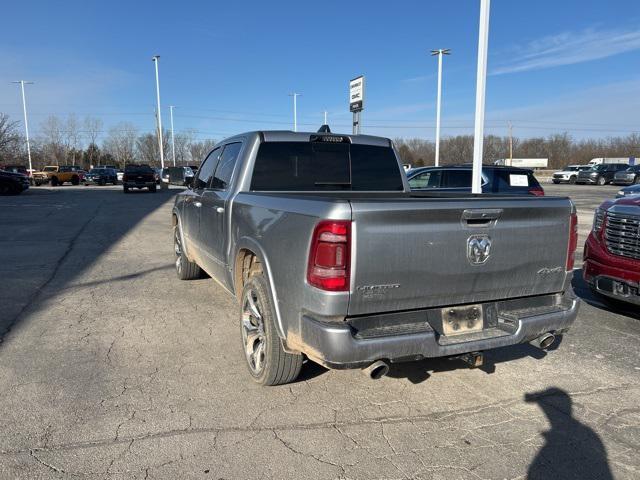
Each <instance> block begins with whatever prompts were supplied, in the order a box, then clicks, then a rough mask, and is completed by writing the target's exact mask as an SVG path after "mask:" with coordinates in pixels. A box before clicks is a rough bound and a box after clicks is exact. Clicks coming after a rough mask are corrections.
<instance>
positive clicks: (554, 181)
mask: <svg viewBox="0 0 640 480" xmlns="http://www.w3.org/2000/svg"><path fill="white" fill-rule="evenodd" d="M552 182H553V183H555V184H556V185H557V184H559V183H560V180H552Z"/></svg>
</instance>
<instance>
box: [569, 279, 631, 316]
mask: <svg viewBox="0 0 640 480" xmlns="http://www.w3.org/2000/svg"><path fill="white" fill-rule="evenodd" d="M572 286H573V290H574V292H575V293H576V295H577V296H578V297H580V298H581V299H582V300H583V301H584V302H586V303H588V304H589V305H591V306H593V307H596V308H599V309H601V310H605V311H607V312H612V313H617V314H618V315H626V316H627V317H630V318H635V319H636V320H640V312H639V311H640V308H638V307H637V306H634V305H632V304H630V303H625V302H618V301H616V300H614V299H608V298H606V297H603V296H600V295H598V294H596V293H594V292H592V291H591V288H589V284H587V282H585V280H584V278H583V276H582V269H579V270H574V272H573V282H572Z"/></svg>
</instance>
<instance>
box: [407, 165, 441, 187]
mask: <svg viewBox="0 0 640 480" xmlns="http://www.w3.org/2000/svg"><path fill="white" fill-rule="evenodd" d="M441 174H442V172H441V171H440V170H431V171H428V172H424V173H419V174H418V175H416V176H415V177H413V178H412V179H411V180H409V186H410V187H411V188H412V189H417V188H439V187H440V175H441Z"/></svg>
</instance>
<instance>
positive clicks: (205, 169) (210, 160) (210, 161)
mask: <svg viewBox="0 0 640 480" xmlns="http://www.w3.org/2000/svg"><path fill="white" fill-rule="evenodd" d="M219 155H220V148H219V147H218V148H216V149H215V150H213V151H212V152H211V153H210V154H209V155H207V158H205V159H204V162H202V167H201V168H200V170H198V176H197V177H196V181H195V184H194V188H196V189H200V188H207V187H208V186H209V182H211V179H212V178H213V172H214V171H215V170H216V167H217V166H218V156H219Z"/></svg>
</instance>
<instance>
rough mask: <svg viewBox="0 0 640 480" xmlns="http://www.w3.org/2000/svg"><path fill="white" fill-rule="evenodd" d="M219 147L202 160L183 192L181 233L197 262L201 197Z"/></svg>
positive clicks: (216, 161)
mask: <svg viewBox="0 0 640 480" xmlns="http://www.w3.org/2000/svg"><path fill="white" fill-rule="evenodd" d="M221 150H222V149H221V148H220V147H218V148H216V149H214V150H212V151H211V152H210V153H209V155H207V158H205V159H204V161H203V162H202V166H201V167H200V170H198V175H197V176H196V178H195V179H194V181H193V184H192V187H191V188H190V189H189V190H187V191H186V192H184V196H185V198H184V207H183V210H182V233H183V235H184V237H185V240H186V242H187V248H188V249H190V250H189V253H190V254H192V255H194V256H195V257H196V258H195V260H197V261H198V262H199V263H200V262H201V261H202V254H201V251H200V250H201V246H200V243H199V238H198V232H199V230H200V212H201V210H202V197H203V195H204V193H205V192H206V190H207V188H208V187H209V185H210V184H211V180H212V178H213V173H214V172H215V170H216V167H217V165H218V159H219V156H220V151H221Z"/></svg>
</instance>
